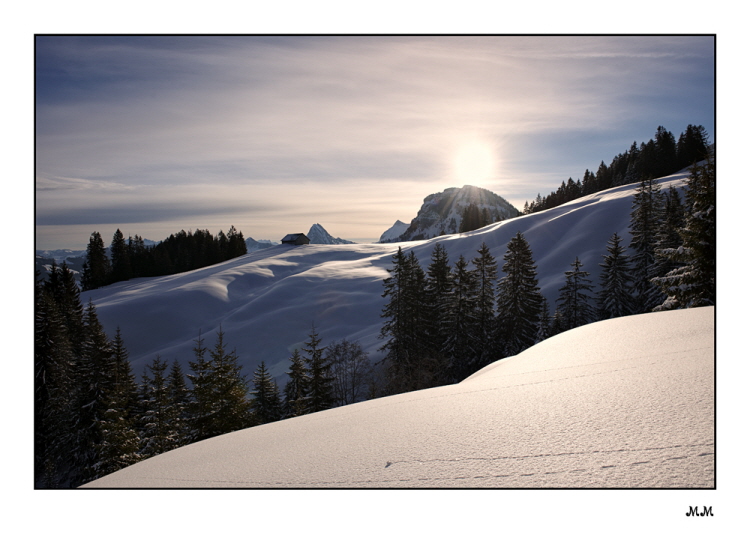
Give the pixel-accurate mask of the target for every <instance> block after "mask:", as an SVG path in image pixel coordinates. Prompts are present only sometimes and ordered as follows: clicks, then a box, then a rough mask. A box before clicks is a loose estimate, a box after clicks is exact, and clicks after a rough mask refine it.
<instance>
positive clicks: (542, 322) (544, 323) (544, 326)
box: [536, 295, 552, 342]
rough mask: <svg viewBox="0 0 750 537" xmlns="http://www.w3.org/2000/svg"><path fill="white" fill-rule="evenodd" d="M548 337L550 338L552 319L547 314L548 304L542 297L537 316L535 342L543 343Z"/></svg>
mask: <svg viewBox="0 0 750 537" xmlns="http://www.w3.org/2000/svg"><path fill="white" fill-rule="evenodd" d="M550 336H552V318H551V317H550V314H549V302H548V301H547V299H546V298H545V297H544V296H543V295H542V309H541V312H540V314H539V331H538V332H537V336H536V340H537V342H539V341H544V340H545V339H547V338H548V337H550Z"/></svg>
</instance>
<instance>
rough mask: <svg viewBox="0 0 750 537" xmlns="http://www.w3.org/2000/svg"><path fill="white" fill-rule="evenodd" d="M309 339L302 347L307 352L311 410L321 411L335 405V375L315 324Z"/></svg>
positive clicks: (306, 363) (306, 361)
mask: <svg viewBox="0 0 750 537" xmlns="http://www.w3.org/2000/svg"><path fill="white" fill-rule="evenodd" d="M308 337H309V339H308V341H306V342H305V345H304V346H303V347H302V350H303V351H305V353H306V354H307V358H305V365H306V367H307V371H308V374H309V378H310V383H309V385H308V389H309V392H308V394H309V402H310V406H309V409H310V412H319V411H321V410H326V409H328V408H331V407H333V404H334V398H333V377H332V376H331V363H330V361H328V360H327V359H326V358H325V356H324V352H325V350H326V349H325V347H321V346H320V343H321V339H320V336H319V335H318V332H317V331H316V330H315V325H313V327H312V329H311V330H310V334H309V336H308Z"/></svg>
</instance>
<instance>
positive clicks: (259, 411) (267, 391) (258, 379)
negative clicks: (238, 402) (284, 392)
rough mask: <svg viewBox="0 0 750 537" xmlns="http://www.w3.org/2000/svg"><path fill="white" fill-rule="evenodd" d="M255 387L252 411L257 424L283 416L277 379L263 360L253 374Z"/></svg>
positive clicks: (251, 404) (252, 396)
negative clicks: (272, 375)
mask: <svg viewBox="0 0 750 537" xmlns="http://www.w3.org/2000/svg"><path fill="white" fill-rule="evenodd" d="M253 387H254V389H253V390H252V391H251V392H250V395H251V399H250V412H251V414H252V422H253V424H255V425H262V424H264V423H271V422H274V421H278V420H280V419H281V416H282V405H281V397H280V395H279V387H278V386H277V385H276V381H275V380H274V379H273V377H271V374H270V373H269V372H268V369H267V368H266V363H265V362H263V361H262V362H261V363H260V365H259V366H258V368H257V369H256V370H255V373H254V374H253Z"/></svg>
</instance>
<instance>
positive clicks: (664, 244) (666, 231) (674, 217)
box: [651, 186, 685, 278]
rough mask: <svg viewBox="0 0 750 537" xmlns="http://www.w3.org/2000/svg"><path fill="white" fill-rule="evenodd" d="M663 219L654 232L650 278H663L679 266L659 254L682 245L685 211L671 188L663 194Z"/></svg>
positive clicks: (676, 193)
mask: <svg viewBox="0 0 750 537" xmlns="http://www.w3.org/2000/svg"><path fill="white" fill-rule="evenodd" d="M663 207H664V217H663V219H662V224H661V226H659V229H658V231H657V232H656V242H655V244H654V253H655V256H654V266H653V269H652V270H651V275H652V278H657V277H661V276H665V275H666V274H667V273H668V272H670V271H672V270H674V269H676V268H677V267H678V266H680V263H679V262H677V261H675V260H673V259H669V256H665V255H661V252H665V251H669V250H674V249H677V248H679V247H680V246H681V245H682V237H681V236H680V231H681V229H682V228H683V227H684V226H685V210H684V207H683V205H682V201H681V200H680V194H679V192H677V189H676V188H675V187H673V186H670V187H669V190H667V191H666V192H663Z"/></svg>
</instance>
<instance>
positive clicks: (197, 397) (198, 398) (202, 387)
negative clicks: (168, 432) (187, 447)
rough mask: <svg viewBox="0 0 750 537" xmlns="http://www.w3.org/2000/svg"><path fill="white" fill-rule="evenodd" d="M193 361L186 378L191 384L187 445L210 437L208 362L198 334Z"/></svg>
mask: <svg viewBox="0 0 750 537" xmlns="http://www.w3.org/2000/svg"><path fill="white" fill-rule="evenodd" d="M194 343H195V346H194V347H193V355H194V356H195V360H194V361H189V362H188V364H189V366H190V371H191V373H188V375H187V377H188V379H189V380H190V382H191V384H192V388H191V389H190V399H189V402H188V416H189V430H190V432H189V434H188V438H187V442H188V443H192V442H198V441H200V440H205V439H206V438H209V437H210V436H211V419H212V414H213V412H214V400H213V388H212V384H211V381H212V377H211V368H212V364H211V362H210V360H208V359H206V353H207V352H208V349H207V348H206V347H205V346H204V339H203V337H202V336H201V333H200V332H198V338H197V339H195V340H194Z"/></svg>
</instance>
